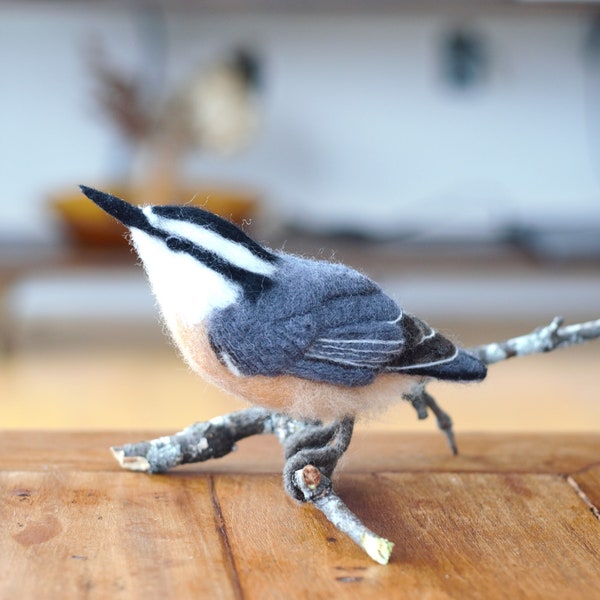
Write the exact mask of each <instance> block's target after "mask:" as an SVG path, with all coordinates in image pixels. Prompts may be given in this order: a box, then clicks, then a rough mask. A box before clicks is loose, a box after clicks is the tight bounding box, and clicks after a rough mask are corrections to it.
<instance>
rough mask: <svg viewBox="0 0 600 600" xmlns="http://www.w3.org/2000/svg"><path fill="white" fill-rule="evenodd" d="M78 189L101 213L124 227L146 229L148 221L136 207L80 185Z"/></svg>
mask: <svg viewBox="0 0 600 600" xmlns="http://www.w3.org/2000/svg"><path fill="white" fill-rule="evenodd" d="M79 189H80V190H81V191H82V192H83V193H84V194H85V195H86V196H87V197H88V198H89V199H90V200H91V201H92V202H94V203H95V204H97V205H98V206H99V207H100V208H101V209H102V210H103V211H105V212H107V213H108V214H109V215H110V216H111V217H114V218H115V219H117V220H118V221H120V222H121V223H123V225H125V226H126V227H136V228H137V229H142V230H147V229H148V225H149V224H148V219H147V218H146V215H145V214H144V213H143V212H142V209H141V208H139V207H138V206H134V205H133V204H129V203H127V202H125V201H124V200H121V199H120V198H117V197H116V196H111V195H110V194H106V193H104V192H100V191H98V190H95V189H93V188H90V187H87V186H85V185H80V186H79Z"/></svg>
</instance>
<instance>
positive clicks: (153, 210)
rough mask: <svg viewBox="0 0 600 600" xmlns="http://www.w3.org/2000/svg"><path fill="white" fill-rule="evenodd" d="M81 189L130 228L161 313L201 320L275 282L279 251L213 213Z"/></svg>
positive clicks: (250, 296) (90, 189)
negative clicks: (143, 204)
mask: <svg viewBox="0 0 600 600" xmlns="http://www.w3.org/2000/svg"><path fill="white" fill-rule="evenodd" d="M81 191H82V192H83V193H84V194H85V195H86V196H87V197H88V198H89V199H90V200H92V201H93V202H94V203H95V204H97V205H98V206H99V207H100V208H101V209H102V210H104V211H105V212H107V213H108V214H109V215H111V216H113V217H114V218H115V219H117V220H118V221H120V222H121V223H123V225H125V226H126V227H127V228H128V229H129V231H130V233H131V240H132V242H133V245H134V246H135V249H136V251H137V252H138V254H139V256H140V258H141V260H142V262H143V264H144V267H145V269H146V272H147V273H148V276H149V278H150V282H151V284H152V286H153V288H154V292H155V294H156V296H157V298H158V301H159V304H160V305H161V308H162V309H163V312H170V313H172V312H175V313H177V314H178V315H179V316H180V317H182V318H185V320H186V321H188V322H192V323H193V322H199V321H201V320H202V319H203V318H204V317H205V316H206V315H207V314H208V313H209V312H210V311H211V310H212V309H214V308H224V307H226V306H228V305H229V304H231V303H233V302H235V301H236V300H237V299H238V297H239V295H240V294H244V295H245V296H246V297H249V298H251V299H252V298H255V297H256V296H257V295H258V294H259V293H260V292H261V291H262V290H264V289H265V288H267V287H269V286H270V285H271V284H272V276H273V275H274V273H275V271H276V269H277V261H278V258H277V255H276V254H274V253H273V252H271V251H270V250H268V249H266V248H263V247H262V246H261V245H260V244H258V243H256V242H255V241H254V240H252V239H251V238H250V237H248V236H247V235H246V234H245V233H244V232H243V231H242V230H241V229H239V228H238V227H236V226H235V225H233V224H232V223H230V222H229V221H226V220H225V219H222V218H221V217H218V216H217V215H215V214H213V213H211V212H208V211H206V210H203V209H201V208H199V207H196V206H179V205H174V206H146V207H143V208H142V207H139V206H135V205H132V204H129V203H128V202H125V201H124V200H121V199H120V198H117V197H115V196H112V195H110V194H106V193H104V192H100V191H98V190H95V189H92V188H89V187H85V186H81Z"/></svg>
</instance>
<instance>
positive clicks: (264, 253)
mask: <svg viewBox="0 0 600 600" xmlns="http://www.w3.org/2000/svg"><path fill="white" fill-rule="evenodd" d="M81 190H82V191H83V193H84V194H85V195H86V196H87V197H88V198H90V199H91V200H92V201H93V202H95V203H96V204H97V205H98V206H99V207H100V208H102V209H103V210H105V211H106V212H107V213H109V214H110V215H112V216H113V217H114V218H116V219H118V220H119V221H120V222H121V223H123V224H124V225H125V226H126V227H127V228H128V229H129V231H130V234H131V241H132V243H133V245H134V247H135V249H136V251H137V252H138V254H139V256H140V258H141V260H142V263H143V265H144V267H145V270H146V272H147V275H148V278H149V280H150V283H151V285H152V288H153V291H154V294H155V296H156V298H157V302H158V305H159V307H160V309H161V312H162V315H163V318H164V320H165V323H166V325H167V327H168V329H169V331H170V333H171V335H172V337H173V340H174V341H175V343H176V345H177V346H178V348H179V350H180V351H181V354H182V355H183V357H184V358H185V360H186V361H187V363H188V364H189V365H190V366H191V368H192V369H193V370H194V371H196V372H197V373H199V374H200V375H202V376H203V377H204V378H206V379H208V380H209V381H212V382H213V383H214V384H216V385H217V386H219V387H220V388H222V389H224V390H226V391H228V392H231V393H233V394H235V395H236V396H238V397H241V398H243V399H244V400H246V401H248V402H250V403H252V404H255V405H258V406H262V407H265V408H268V409H271V410H274V411H277V412H285V413H287V414H290V415H292V416H295V417H298V418H304V419H332V418H335V419H339V418H343V417H347V416H351V417H355V416H358V415H361V414H365V413H367V414H368V413H373V412H375V411H378V410H380V409H382V408H386V407H387V406H388V405H389V404H390V403H392V402H394V401H396V400H399V399H400V398H401V397H402V396H403V394H407V393H409V392H410V390H411V389H413V388H414V386H418V385H419V384H420V383H421V382H423V381H424V380H429V379H430V378H434V379H444V380H451V381H458V382H467V381H476V380H481V379H483V378H484V377H485V375H486V366H485V365H484V364H483V363H482V362H481V361H480V360H479V359H477V358H475V357H474V356H472V355H471V354H469V353H468V352H466V351H464V350H462V349H460V348H457V347H456V346H455V345H454V344H453V343H452V342H451V341H449V340H448V339H446V338H445V337H443V336H442V335H440V334H439V333H438V332H436V331H435V330H433V329H432V328H431V327H429V325H427V324H426V323H424V322H423V321H421V320H419V319H418V318H417V317H415V316H413V315H411V314H408V313H406V312H404V311H403V310H402V309H401V308H400V307H399V306H398V305H397V304H396V302H395V301H394V300H392V299H391V298H390V297H389V296H387V295H386V294H385V293H384V292H383V291H382V290H381V288H380V287H379V286H378V285H377V284H376V283H374V282H373V281H372V280H371V279H369V278H368V277H366V276H364V275H362V274H360V273H358V272H357V271H355V270H353V269H351V268H349V267H347V266H344V265H342V264H334V263H329V262H325V261H317V260H310V259H306V258H301V257H298V256H293V255H290V254H287V253H284V252H281V251H273V250H270V249H268V248H265V247H264V246H261V245H259V244H258V243H256V242H255V241H254V240H252V239H251V238H250V237H248V236H247V235H246V234H245V233H244V232H243V231H242V230H241V229H239V228H238V227H236V226H235V225H233V224H232V223H230V222H228V221H226V220H224V219H222V218H220V217H218V216H216V215H214V214H212V213H210V212H208V211H205V210H203V209H201V208H198V207H193V206H146V207H144V208H141V207H138V206H134V205H131V204H129V203H127V202H125V201H123V200H121V199H119V198H116V197H114V196H111V195H110V194H106V193H104V192H100V191H97V190H94V189H91V188H89V187H85V186H82V187H81Z"/></svg>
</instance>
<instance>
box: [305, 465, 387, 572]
mask: <svg viewBox="0 0 600 600" xmlns="http://www.w3.org/2000/svg"><path fill="white" fill-rule="evenodd" d="M294 478H295V480H296V485H297V487H298V489H299V490H300V491H301V492H302V495H303V496H304V499H305V500H306V501H307V502H311V503H312V504H313V505H314V506H315V507H316V508H318V509H319V510H320V511H321V512H322V513H323V514H324V515H325V516H326V517H327V519H329V521H331V523H333V525H335V527H336V528H337V529H338V530H339V531H341V532H342V533H345V534H346V535H347V536H348V537H349V538H350V539H351V540H353V541H354V542H356V543H357V544H358V545H359V546H360V547H361V548H362V549H363V550H364V551H365V552H366V553H367V554H368V555H369V556H370V557H371V558H372V559H373V560H374V561H376V562H378V563H379V564H380V565H387V563H388V561H389V560H390V556H391V554H392V549H393V548H394V544H393V542H390V541H389V540H386V539H385V538H382V537H381V536H379V535H377V534H376V533H373V532H372V531H371V530H370V529H368V528H367V527H366V526H365V525H364V524H363V522H362V521H361V520H360V519H359V518H358V517H357V516H356V515H355V514H354V513H353V512H352V511H351V510H350V509H349V508H348V507H347V506H346V505H345V504H344V502H343V501H342V499H341V498H340V497H339V496H338V495H337V494H336V493H335V492H334V491H333V485H332V484H331V479H329V477H326V476H325V475H323V473H321V471H320V470H319V469H317V468H316V467H315V466H314V465H306V466H305V467H304V468H302V469H299V470H298V471H296V472H295V473H294Z"/></svg>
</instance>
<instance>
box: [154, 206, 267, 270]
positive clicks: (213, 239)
mask: <svg viewBox="0 0 600 600" xmlns="http://www.w3.org/2000/svg"><path fill="white" fill-rule="evenodd" d="M143 210H144V214H145V215H146V216H147V217H148V221H150V223H151V224H152V225H153V226H154V227H156V228H158V229H161V230H163V231H165V232H166V233H170V234H173V235H175V236H178V237H181V238H184V239H187V240H189V241H190V242H192V243H194V244H196V245H197V246H200V247H201V248H205V249H206V250H208V251H210V252H214V253H215V254H216V255H217V256H219V257H220V258H222V259H224V260H226V261H227V262H229V263H231V264H233V265H235V266H236V267H240V268H242V269H245V270H246V271H251V272H252V273H258V274H260V275H272V274H273V273H274V271H275V266H274V265H272V264H271V263H269V262H267V261H265V260H262V259H261V258H259V257H258V256H256V255H255V254H253V253H252V252H251V251H250V250H249V249H248V248H246V247H245V246H242V245H241V244H236V243H235V242H233V241H231V240H228V239H225V238H223V237H221V236H220V235H219V234H218V233H215V232H214V231H211V230H210V229H206V228H204V227H201V226H199V225H196V224H194V223H190V222H188V221H178V220H177V219H169V218H166V217H161V216H159V215H156V214H154V212H152V207H150V206H147V207H145V208H144V209H143Z"/></svg>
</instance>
